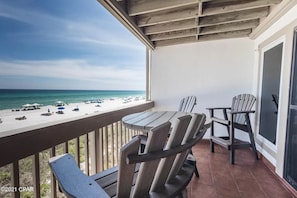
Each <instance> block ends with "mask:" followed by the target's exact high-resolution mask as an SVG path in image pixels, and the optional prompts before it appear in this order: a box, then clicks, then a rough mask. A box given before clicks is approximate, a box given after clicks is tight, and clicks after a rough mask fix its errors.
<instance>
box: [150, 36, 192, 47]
mask: <svg viewBox="0 0 297 198" xmlns="http://www.w3.org/2000/svg"><path fill="white" fill-rule="evenodd" d="M193 42H197V38H196V36H190V37H185V38H177V39H169V40H163V41H156V42H154V43H155V46H156V47H163V46H169V45H178V44H185V43H193Z"/></svg>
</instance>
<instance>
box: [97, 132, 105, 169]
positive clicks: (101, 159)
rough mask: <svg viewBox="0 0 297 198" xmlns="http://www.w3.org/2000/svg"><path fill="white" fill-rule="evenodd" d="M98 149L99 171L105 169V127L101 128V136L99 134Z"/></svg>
mask: <svg viewBox="0 0 297 198" xmlns="http://www.w3.org/2000/svg"><path fill="white" fill-rule="evenodd" d="M98 138H99V139H98V143H99V144H98V149H97V151H98V152H99V160H98V164H99V166H98V168H99V169H98V172H100V171H103V169H104V147H103V146H104V145H103V129H102V128H100V129H99V136H98Z"/></svg>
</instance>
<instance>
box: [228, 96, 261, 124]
mask: <svg viewBox="0 0 297 198" xmlns="http://www.w3.org/2000/svg"><path fill="white" fill-rule="evenodd" d="M255 101H256V97H255V96H253V95H251V94H240V95H238V96H235V97H233V99H232V106H231V112H232V111H250V110H251V109H252V108H253V106H254V104H255ZM234 122H236V123H239V124H246V119H245V115H244V114H236V116H235V117H234Z"/></svg>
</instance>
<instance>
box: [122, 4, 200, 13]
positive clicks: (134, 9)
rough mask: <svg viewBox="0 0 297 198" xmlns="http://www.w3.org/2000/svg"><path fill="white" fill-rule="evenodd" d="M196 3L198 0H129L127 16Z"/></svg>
mask: <svg viewBox="0 0 297 198" xmlns="http://www.w3.org/2000/svg"><path fill="white" fill-rule="evenodd" d="M195 4H198V0H129V2H128V5H129V6H128V7H129V9H128V14H129V16H135V15H141V14H148V13H152V12H158V11H162V10H167V9H173V8H178V7H182V6H189V5H195Z"/></svg>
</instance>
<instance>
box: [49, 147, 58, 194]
mask: <svg viewBox="0 0 297 198" xmlns="http://www.w3.org/2000/svg"><path fill="white" fill-rule="evenodd" d="M54 156H56V149H55V147H52V148H51V149H50V157H54ZM51 192H52V193H51V196H52V198H57V183H56V180H55V178H54V175H53V174H51Z"/></svg>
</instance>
